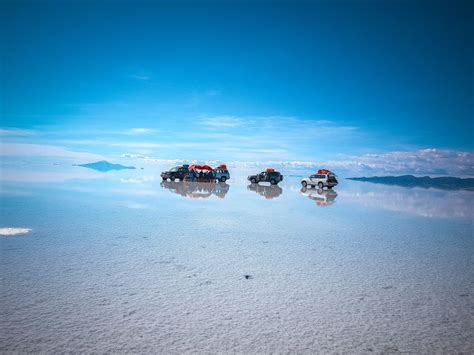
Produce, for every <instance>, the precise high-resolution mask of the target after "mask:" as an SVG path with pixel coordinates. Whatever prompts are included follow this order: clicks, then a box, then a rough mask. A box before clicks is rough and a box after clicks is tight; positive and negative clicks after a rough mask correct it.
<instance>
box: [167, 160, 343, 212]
mask: <svg viewBox="0 0 474 355" xmlns="http://www.w3.org/2000/svg"><path fill="white" fill-rule="evenodd" d="M161 177H162V179H163V182H162V183H161V186H162V187H164V188H166V189H168V190H170V191H172V192H174V193H177V194H179V195H181V196H184V197H188V198H208V197H210V196H212V195H214V196H217V197H219V198H224V197H225V195H226V194H227V192H228V191H229V187H230V186H229V185H228V184H227V183H226V181H227V180H229V179H230V173H229V170H228V169H227V166H226V165H225V164H222V165H219V166H218V167H217V168H212V167H211V166H210V165H197V164H193V165H187V164H184V165H180V166H176V167H174V168H172V169H170V170H168V171H163V172H162V173H161ZM177 180H178V181H177ZM247 180H248V181H250V184H249V185H248V186H247V189H248V190H249V191H254V192H255V193H257V194H259V195H261V196H263V197H264V198H265V199H267V200H271V199H273V198H277V197H279V196H280V195H281V194H282V193H283V189H282V188H281V187H280V186H278V183H280V182H281V181H283V175H282V174H281V173H280V172H278V171H276V170H275V169H272V168H268V169H266V170H264V171H262V172H260V173H258V174H255V175H249V176H248V177H247ZM184 182H189V183H184ZM261 182H267V183H270V184H269V185H263V184H260V183H261ZM337 184H338V181H337V178H336V175H335V174H334V173H333V172H332V171H330V170H327V169H319V170H318V171H316V174H312V175H310V176H308V177H305V178H303V179H301V185H302V188H301V194H302V195H303V196H306V197H308V198H309V199H311V200H313V201H315V202H316V205H317V206H319V207H325V206H329V205H331V204H333V203H334V200H335V199H336V197H337V193H336V192H335V191H333V190H332V188H333V187H334V186H336V185H337Z"/></svg>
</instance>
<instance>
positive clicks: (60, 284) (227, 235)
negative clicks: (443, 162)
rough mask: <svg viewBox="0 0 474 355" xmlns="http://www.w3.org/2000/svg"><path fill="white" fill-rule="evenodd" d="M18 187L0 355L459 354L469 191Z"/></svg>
mask: <svg viewBox="0 0 474 355" xmlns="http://www.w3.org/2000/svg"><path fill="white" fill-rule="evenodd" d="M71 169H72V168H71ZM75 169H81V168H78V167H75ZM76 171H77V172H79V171H80V173H76ZM74 174H76V175H74ZM17 176H18V174H15V172H13V173H10V174H7V173H5V174H4V176H3V177H4V178H5V177H7V178H6V179H4V181H3V182H2V185H1V187H2V189H1V193H2V199H1V201H2V202H1V225H0V227H1V228H28V229H31V231H29V232H28V233H22V234H17V235H1V236H0V248H1V249H0V250H1V258H0V270H1V288H0V302H1V307H0V350H1V351H4V352H5V351H6V352H9V351H20V352H26V351H43V352H66V351H77V352H80V351H84V352H92V351H96V352H107V351H108V352H164V353H178V352H186V351H189V352H191V351H196V352H245V353H249V352H298V353H314V352H338V353H365V352H367V353H369V352H375V353H387V352H388V353H390V352H413V353H427V354H428V353H430V354H431V353H435V352H437V353H459V352H460V353H463V352H464V353H472V352H473V351H474V347H473V342H472V339H471V335H472V334H473V333H474V325H473V324H474V323H473V312H474V302H473V299H474V297H473V295H474V276H473V272H472V271H473V268H472V267H473V258H472V255H473V252H474V243H473V216H474V213H473V208H474V205H473V198H472V197H473V196H474V195H473V193H472V192H469V191H439V190H432V189H419V188H413V189H407V188H401V187H395V186H383V185H375V184H370V183H360V182H349V181H346V180H344V179H341V181H340V184H339V186H338V187H337V188H335V189H334V191H318V190H316V189H308V190H301V186H300V185H299V179H298V178H296V177H294V178H292V177H288V178H287V179H285V180H284V181H283V183H282V184H280V186H278V187H270V186H263V185H260V186H257V185H250V184H247V182H246V181H245V179H244V178H243V177H238V176H235V177H233V178H232V179H231V180H230V181H229V182H228V183H226V184H206V183H201V184H183V183H170V182H167V183H162V182H161V181H160V179H159V175H158V173H157V172H156V171H152V172H150V171H147V170H143V171H141V170H137V171H123V172H113V173H106V174H99V173H96V172H90V174H89V175H88V173H87V172H85V171H84V170H74V171H68V172H59V173H58V172H57V174H56V175H55V174H54V173H53V174H48V173H45V172H41V171H39V172H37V177H36V178H35V177H31V176H30V175H28V174H25V175H24V176H23V177H24V178H22V179H19V178H15V177H17ZM20 176H21V174H20Z"/></svg>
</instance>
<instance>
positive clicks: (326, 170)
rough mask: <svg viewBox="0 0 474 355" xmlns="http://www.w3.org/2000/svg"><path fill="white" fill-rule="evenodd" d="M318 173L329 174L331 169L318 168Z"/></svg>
mask: <svg viewBox="0 0 474 355" xmlns="http://www.w3.org/2000/svg"><path fill="white" fill-rule="evenodd" d="M318 174H331V171H330V170H328V169H319V170H318Z"/></svg>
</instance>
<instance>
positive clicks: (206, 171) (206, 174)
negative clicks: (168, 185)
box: [161, 164, 230, 182]
mask: <svg viewBox="0 0 474 355" xmlns="http://www.w3.org/2000/svg"><path fill="white" fill-rule="evenodd" d="M161 178H162V179H163V181H166V180H169V181H175V180H179V181H194V182H216V181H220V182H226V181H227V180H229V179H230V174H229V170H227V166H226V165H225V164H222V165H219V166H218V167H217V168H215V169H214V168H212V167H211V166H209V165H197V164H193V165H188V164H184V165H181V166H175V167H174V168H172V169H170V170H168V171H163V172H162V173H161Z"/></svg>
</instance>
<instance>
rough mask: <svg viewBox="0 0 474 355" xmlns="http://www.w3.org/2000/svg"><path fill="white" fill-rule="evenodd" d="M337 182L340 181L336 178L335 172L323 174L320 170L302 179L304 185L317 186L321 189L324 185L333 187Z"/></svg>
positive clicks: (329, 187)
mask: <svg viewBox="0 0 474 355" xmlns="http://www.w3.org/2000/svg"><path fill="white" fill-rule="evenodd" d="M337 184H338V181H337V179H336V175H334V173H332V172H327V173H326V172H325V173H323V174H319V172H318V174H314V175H311V176H309V177H307V178H304V179H302V180H301V185H303V187H316V186H317V187H318V188H319V189H322V188H324V187H327V188H328V189H332V188H333V187H334V186H336V185H337Z"/></svg>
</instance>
